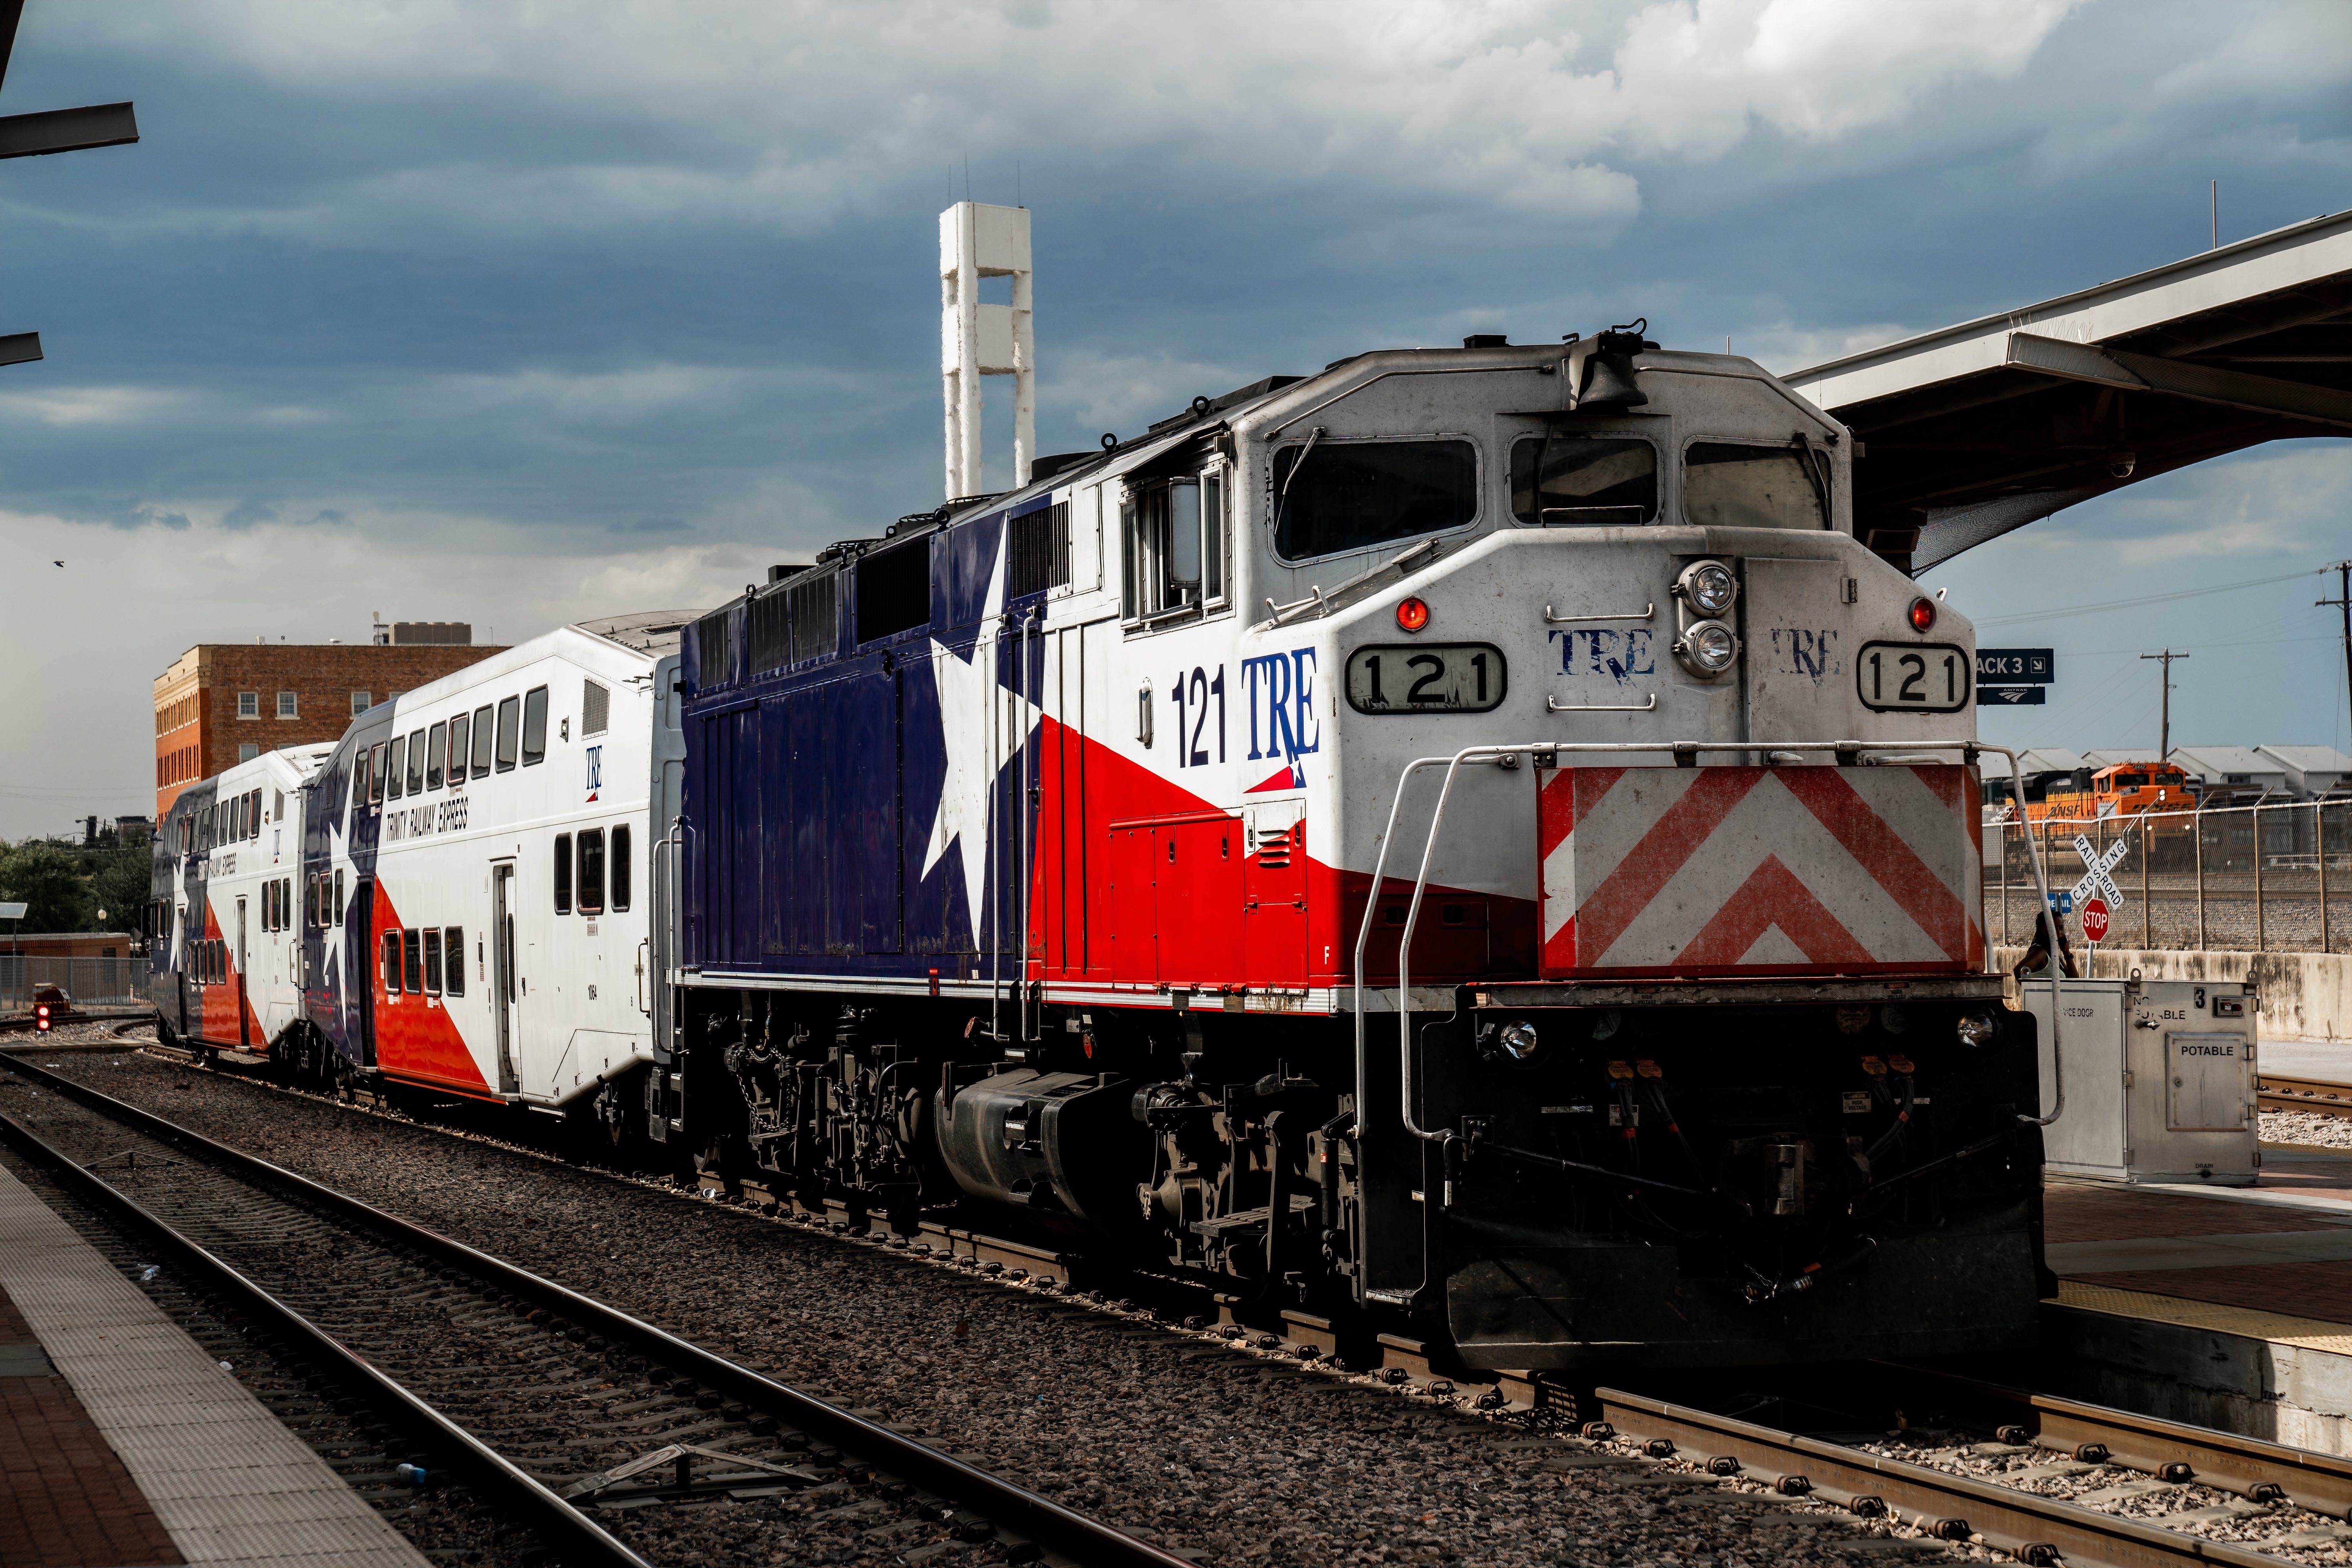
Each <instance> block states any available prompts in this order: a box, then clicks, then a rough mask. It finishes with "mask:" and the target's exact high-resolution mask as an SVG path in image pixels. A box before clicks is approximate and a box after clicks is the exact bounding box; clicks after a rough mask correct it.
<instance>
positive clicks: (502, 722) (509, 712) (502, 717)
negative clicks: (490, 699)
mask: <svg viewBox="0 0 2352 1568" xmlns="http://www.w3.org/2000/svg"><path fill="white" fill-rule="evenodd" d="M521 740H522V699H521V698H520V697H509V698H508V699H506V700H504V701H502V702H500V703H499V772H500V773H512V772H513V771H514V765H515V748H516V746H517V744H518V743H519V742H520V741H521Z"/></svg>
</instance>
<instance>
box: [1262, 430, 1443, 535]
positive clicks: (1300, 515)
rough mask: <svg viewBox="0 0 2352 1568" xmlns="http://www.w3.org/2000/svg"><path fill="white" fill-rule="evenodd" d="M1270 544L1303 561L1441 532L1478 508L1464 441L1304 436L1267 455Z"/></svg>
mask: <svg viewBox="0 0 2352 1568" xmlns="http://www.w3.org/2000/svg"><path fill="white" fill-rule="evenodd" d="M1274 495H1275V500H1274V548H1275V551H1276V553H1277V554H1279V555H1281V557H1282V558H1283V559H1284V560H1286V561H1311V560H1314V559H1316V558H1317V557H1318V556H1324V555H1339V554H1342V553H1345V552H1348V551H1351V550H1369V549H1371V548H1372V547H1374V546H1375V545H1381V544H1387V543H1389V542H1392V541H1396V540H1402V539H1413V538H1417V537H1419V536H1420V535H1422V534H1425V533H1442V532H1444V531H1446V530H1448V529H1453V528H1460V527H1463V526H1464V525H1465V524H1467V523H1470V522H1473V521H1476V520H1477V516H1478V449H1477V448H1476V447H1474V446H1472V445H1471V444H1470V443H1469V442H1467V441H1458V440H1454V441H1331V440H1325V439H1319V438H1318V439H1310V440H1307V441H1301V442H1299V443H1297V445H1295V446H1288V447H1283V448H1282V449H1281V450H1280V451H1278V452H1276V454H1275V455H1274Z"/></svg>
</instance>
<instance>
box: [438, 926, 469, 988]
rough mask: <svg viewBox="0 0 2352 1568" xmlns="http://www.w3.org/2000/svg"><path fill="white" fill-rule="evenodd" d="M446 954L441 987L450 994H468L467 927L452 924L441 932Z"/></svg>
mask: <svg viewBox="0 0 2352 1568" xmlns="http://www.w3.org/2000/svg"><path fill="white" fill-rule="evenodd" d="M441 950H442V952H443V954H444V957H443V960H442V967H441V989H442V992H443V993H444V994H446V995H450V996H463V995H464V994H466V928H465V927H463V926H450V927H448V928H446V930H444V931H442V933H441Z"/></svg>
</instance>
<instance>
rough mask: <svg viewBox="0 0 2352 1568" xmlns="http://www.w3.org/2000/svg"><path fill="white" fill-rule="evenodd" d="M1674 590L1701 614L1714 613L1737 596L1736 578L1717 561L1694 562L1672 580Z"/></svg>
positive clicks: (1726, 606)
mask: <svg viewBox="0 0 2352 1568" xmlns="http://www.w3.org/2000/svg"><path fill="white" fill-rule="evenodd" d="M1675 593H1676V594H1678V595H1681V596H1682V600H1683V602H1684V603H1685V604H1686V605H1689V606H1690V607H1691V608H1692V609H1694V610H1696V611H1697V612H1698V613H1699V614H1700V615H1702V616H1710V617H1712V616H1720V615H1722V614H1723V613H1724V612H1725V611H1727V610H1728V609H1730V608H1731V602H1732V601H1733V600H1734V599H1737V598H1738V597H1739V580H1738V578H1736V577H1734V576H1733V575H1732V574H1731V568H1730V567H1728V566H1726V565H1725V564H1724V563H1722V562H1720V561H1694V562H1692V563H1690V564H1689V565H1687V566H1685V567H1684V568H1683V574H1682V575H1681V576H1679V577H1677V578H1675Z"/></svg>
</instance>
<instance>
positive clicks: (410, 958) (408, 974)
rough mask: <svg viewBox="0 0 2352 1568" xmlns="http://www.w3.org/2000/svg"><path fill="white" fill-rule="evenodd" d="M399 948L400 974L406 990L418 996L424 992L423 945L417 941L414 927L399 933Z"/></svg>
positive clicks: (417, 937)
mask: <svg viewBox="0 0 2352 1568" xmlns="http://www.w3.org/2000/svg"><path fill="white" fill-rule="evenodd" d="M400 946H401V953H402V958H403V962H402V964H401V974H402V975H403V976H404V984H405V985H406V988H407V990H408V992H409V994H411V995H420V994H423V993H424V990H425V943H424V942H422V941H421V940H419V936H418V932H417V930H416V928H415V926H411V927H409V928H408V929H407V930H406V931H402V932H401V933H400Z"/></svg>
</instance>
